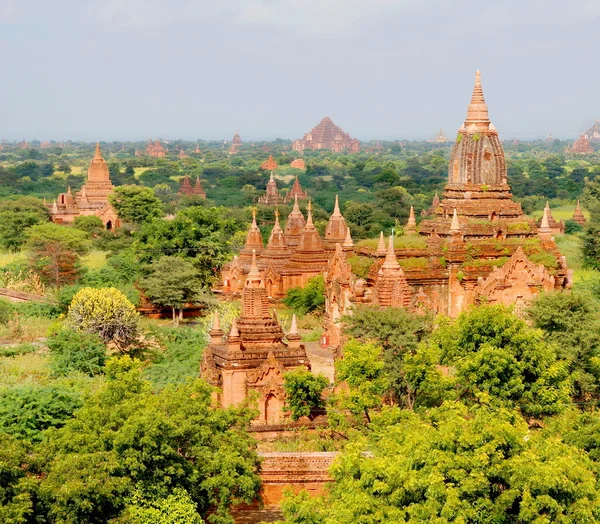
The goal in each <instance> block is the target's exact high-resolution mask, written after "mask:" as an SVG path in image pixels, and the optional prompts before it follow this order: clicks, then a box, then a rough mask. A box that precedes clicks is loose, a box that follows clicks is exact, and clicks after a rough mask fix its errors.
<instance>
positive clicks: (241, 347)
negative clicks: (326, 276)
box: [201, 251, 310, 424]
mask: <svg viewBox="0 0 600 524" xmlns="http://www.w3.org/2000/svg"><path fill="white" fill-rule="evenodd" d="M209 334H210V343H209V345H208V346H207V348H206V349H205V350H204V356H203V361H202V365H201V374H202V376H203V377H204V378H205V379H206V380H207V381H208V382H209V383H210V384H211V385H213V386H215V387H218V388H219V393H218V400H219V402H220V403H221V405H222V406H223V407H229V406H238V405H240V404H241V403H242V402H243V401H244V400H245V399H246V397H247V396H248V394H249V393H250V392H251V391H254V392H256V393H257V394H258V408H259V411H260V415H259V417H258V419H257V420H256V421H255V423H256V424H279V423H281V422H283V419H284V406H285V391H284V389H283V383H284V378H283V375H284V373H286V372H287V371H290V370H292V369H297V368H304V369H310V362H309V360H308V357H307V356H306V350H305V348H304V345H303V344H301V343H300V341H301V337H300V335H299V334H298V329H297V326H296V318H295V316H294V317H293V318H292V325H291V328H290V331H289V333H288V334H287V335H285V334H284V333H283V330H282V328H281V325H280V324H279V321H278V319H277V317H276V316H275V313H271V312H270V311H269V297H268V291H267V289H266V287H265V281H264V278H263V276H262V274H261V271H260V270H259V268H258V262H257V256H256V251H254V252H253V253H252V259H251V262H250V269H249V271H248V274H247V275H246V279H245V283H244V287H243V289H242V305H241V313H240V316H239V317H237V318H235V319H234V320H233V322H232V324H231V329H230V331H229V334H228V335H227V336H226V337H225V336H224V333H223V331H222V330H221V327H220V324H219V317H218V316H217V315H215V317H214V319H213V325H212V328H211V330H210V332H209Z"/></svg>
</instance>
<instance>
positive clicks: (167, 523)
mask: <svg viewBox="0 0 600 524" xmlns="http://www.w3.org/2000/svg"><path fill="white" fill-rule="evenodd" d="M121 520H123V521H124V522H132V523H135V524H157V523H159V522H160V524H202V523H203V522H204V521H203V520H202V518H201V517H200V515H199V514H198V511H197V505H196V504H195V503H194V501H193V500H192V499H191V497H190V495H189V493H188V492H187V491H185V490H184V489H182V488H175V489H173V492H172V494H169V495H167V496H165V497H152V496H151V495H148V494H145V493H143V492H141V491H140V490H135V491H134V492H133V495H132V496H131V498H130V499H129V500H128V504H127V508H126V510H125V513H124V518H122V519H121Z"/></svg>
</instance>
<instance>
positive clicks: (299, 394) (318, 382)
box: [283, 369, 329, 420]
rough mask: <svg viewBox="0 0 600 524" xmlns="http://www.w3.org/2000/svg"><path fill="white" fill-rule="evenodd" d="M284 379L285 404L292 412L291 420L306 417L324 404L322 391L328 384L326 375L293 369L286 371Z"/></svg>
mask: <svg viewBox="0 0 600 524" xmlns="http://www.w3.org/2000/svg"><path fill="white" fill-rule="evenodd" d="M284 379H285V383H284V385H283V387H284V389H285V395H286V398H285V404H286V406H287V407H288V408H289V409H290V411H291V412H292V414H291V418H292V420H298V419H299V418H302V417H308V416H310V414H311V412H312V411H313V410H314V409H322V408H323V407H324V406H325V402H324V400H323V391H324V390H325V388H326V387H327V386H328V385H329V381H328V380H327V377H324V376H323V375H313V374H312V373H311V372H310V371H307V370H305V369H295V370H293V371H289V372H288V373H286V374H285V375H284Z"/></svg>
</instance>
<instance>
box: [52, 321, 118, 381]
mask: <svg viewBox="0 0 600 524" xmlns="http://www.w3.org/2000/svg"><path fill="white" fill-rule="evenodd" d="M48 348H50V368H51V369H52V372H53V373H54V374H55V375H59V376H67V375H69V374H70V373H71V372H73V371H79V372H81V373H84V374H86V375H90V376H93V375H98V374H100V373H102V371H103V369H104V363H105V361H106V346H105V345H104V343H103V342H102V340H101V339H100V337H99V336H98V335H92V334H87V333H77V332H75V331H72V330H70V329H61V330H60V331H59V332H58V333H56V334H55V335H54V336H52V337H50V338H49V339H48Z"/></svg>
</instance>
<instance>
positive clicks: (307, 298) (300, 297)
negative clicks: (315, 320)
mask: <svg viewBox="0 0 600 524" xmlns="http://www.w3.org/2000/svg"><path fill="white" fill-rule="evenodd" d="M283 303H284V304H285V305H286V306H288V307H290V308H292V309H294V310H296V311H297V312H298V313H300V314H301V315H305V314H306V313H312V312H316V313H323V311H324V309H325V280H323V277H322V276H321V275H319V276H316V277H313V278H311V279H310V280H309V281H308V283H307V284H306V286H304V287H303V288H302V287H294V288H292V289H290V290H288V292H287V293H286V296H285V298H284V299H283Z"/></svg>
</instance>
